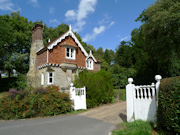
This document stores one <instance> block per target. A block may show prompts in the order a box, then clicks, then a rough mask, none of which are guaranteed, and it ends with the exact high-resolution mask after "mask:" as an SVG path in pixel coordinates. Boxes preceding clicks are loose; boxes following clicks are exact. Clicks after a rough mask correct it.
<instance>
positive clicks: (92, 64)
mask: <svg viewBox="0 0 180 135" xmlns="http://www.w3.org/2000/svg"><path fill="white" fill-rule="evenodd" d="M86 68H87V69H89V70H93V69H94V63H93V60H91V59H88V60H87V61H86Z"/></svg>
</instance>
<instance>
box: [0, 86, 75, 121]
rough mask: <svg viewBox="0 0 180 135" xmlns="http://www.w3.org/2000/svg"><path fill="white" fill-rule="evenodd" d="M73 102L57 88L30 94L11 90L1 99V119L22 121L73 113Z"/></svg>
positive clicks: (39, 90) (38, 89)
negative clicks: (23, 119)
mask: <svg viewBox="0 0 180 135" xmlns="http://www.w3.org/2000/svg"><path fill="white" fill-rule="evenodd" d="M71 105H72V103H71V100H70V99H69V95H68V94H66V93H60V92H58V91H57V87H56V86H49V87H48V88H46V89H44V88H37V89H35V90H34V91H33V93H30V92H28V91H23V90H20V91H17V90H15V89H10V90H9V92H7V93H5V94H4V95H3V97H2V98H0V119H7V120H8V119H21V118H32V117H37V116H52V115H58V114H62V113H66V112H69V111H71Z"/></svg>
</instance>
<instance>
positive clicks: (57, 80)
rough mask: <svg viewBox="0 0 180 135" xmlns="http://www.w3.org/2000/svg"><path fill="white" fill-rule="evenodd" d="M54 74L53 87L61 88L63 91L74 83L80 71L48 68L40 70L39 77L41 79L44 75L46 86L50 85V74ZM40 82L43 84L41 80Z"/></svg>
mask: <svg viewBox="0 0 180 135" xmlns="http://www.w3.org/2000/svg"><path fill="white" fill-rule="evenodd" d="M49 72H53V73H54V74H53V85H56V86H59V87H60V88H61V89H67V88H69V86H70V83H71V82H73V81H74V79H75V75H78V72H79V71H78V70H77V69H74V70H71V69H67V70H62V68H60V67H53V66H50V67H46V68H42V69H39V73H38V76H39V78H41V74H42V73H43V74H44V86H47V85H48V73H49ZM39 82H41V81H40V80H39Z"/></svg>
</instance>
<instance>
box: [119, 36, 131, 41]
mask: <svg viewBox="0 0 180 135" xmlns="http://www.w3.org/2000/svg"><path fill="white" fill-rule="evenodd" d="M129 38H130V36H126V37H122V38H120V42H121V41H125V40H127V39H129Z"/></svg>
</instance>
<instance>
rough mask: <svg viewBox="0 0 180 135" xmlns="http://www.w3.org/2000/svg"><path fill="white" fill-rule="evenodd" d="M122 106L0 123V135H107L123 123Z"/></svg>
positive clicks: (123, 106)
mask: <svg viewBox="0 0 180 135" xmlns="http://www.w3.org/2000/svg"><path fill="white" fill-rule="evenodd" d="M124 104H125V102H118V103H115V104H109V105H104V106H102V107H98V108H95V109H90V110H88V111H86V112H84V113H81V114H79V115H62V116H55V117H48V118H35V119H28V120H9V121H0V135H108V133H109V132H110V131H111V130H113V129H115V127H116V124H117V123H120V122H122V121H123V119H124V117H125V116H124V114H125V105H124ZM115 112H116V113H115Z"/></svg>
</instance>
